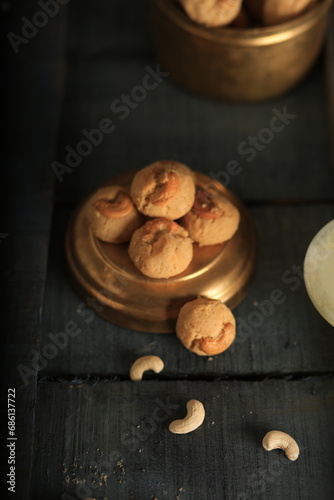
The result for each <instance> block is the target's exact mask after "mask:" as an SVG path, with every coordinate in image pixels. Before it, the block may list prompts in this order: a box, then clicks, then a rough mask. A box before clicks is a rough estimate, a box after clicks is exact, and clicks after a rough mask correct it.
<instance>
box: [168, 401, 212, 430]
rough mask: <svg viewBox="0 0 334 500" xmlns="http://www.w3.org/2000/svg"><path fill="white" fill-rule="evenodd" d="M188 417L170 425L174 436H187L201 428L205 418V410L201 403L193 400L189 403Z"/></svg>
mask: <svg viewBox="0 0 334 500" xmlns="http://www.w3.org/2000/svg"><path fill="white" fill-rule="evenodd" d="M187 412H188V413H187V416H186V417H185V418H183V419H180V420H174V421H173V422H171V423H170V424H169V430H170V431H171V432H173V433H174V434H187V433H188V432H191V431H194V430H195V429H197V427H199V426H200V425H201V424H202V423H203V420H204V418H205V409H204V406H203V405H202V403H201V402H200V401H197V400H196V399H191V400H190V401H188V403H187Z"/></svg>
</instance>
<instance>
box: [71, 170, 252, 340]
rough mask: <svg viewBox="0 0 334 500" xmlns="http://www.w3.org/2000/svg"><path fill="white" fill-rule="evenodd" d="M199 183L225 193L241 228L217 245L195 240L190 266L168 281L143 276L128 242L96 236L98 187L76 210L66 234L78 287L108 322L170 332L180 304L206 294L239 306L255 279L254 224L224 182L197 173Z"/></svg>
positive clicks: (128, 177) (126, 182) (122, 178)
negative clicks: (93, 218)
mask: <svg viewBox="0 0 334 500" xmlns="http://www.w3.org/2000/svg"><path fill="white" fill-rule="evenodd" d="M135 173H136V172H134V171H132V172H127V173H124V174H121V175H119V176H117V177H115V178H113V179H111V180H110V181H109V182H107V183H106V184H104V185H103V186H102V187H103V188H105V187H107V186H113V185H118V186H123V187H124V188H128V187H129V186H130V184H131V182H132V179H133V177H134V175H135ZM195 175H196V186H197V188H199V189H206V190H207V189H210V190H211V191H212V192H214V191H215V192H217V193H221V194H223V195H225V196H226V197H227V198H228V199H229V200H230V201H231V202H232V203H233V204H234V205H235V206H236V207H237V208H238V209H239V212H240V224H239V228H238V230H237V232H236V233H235V234H234V236H233V237H232V239H230V240H229V241H227V242H225V243H222V244H218V245H212V246H202V247H200V246H199V245H198V244H197V243H195V244H194V255H193V259H192V262H191V263H190V265H189V266H188V268H187V269H186V270H185V271H184V272H183V273H181V274H179V275H177V276H175V277H173V278H168V279H153V278H149V277H146V276H144V275H143V274H141V272H140V271H139V270H138V269H137V268H136V267H135V265H134V264H133V262H132V261H131V259H130V257H129V255H128V244H127V243H121V244H113V243H106V242H103V241H101V240H100V239H98V238H97V237H95V236H94V234H93V232H92V229H91V226H90V224H89V221H88V212H89V208H90V206H91V203H92V199H93V198H94V196H95V197H96V191H95V192H94V193H92V195H91V196H89V197H88V198H87V199H86V200H84V202H83V203H82V204H81V205H80V206H79V207H78V209H77V210H76V211H75V213H74V214H73V216H72V218H71V220H70V223H69V226H68V229H67V234H66V242H65V245H66V257H67V261H68V264H69V268H70V271H71V275H72V278H73V282H74V286H75V287H76V289H77V291H78V293H79V294H80V296H81V297H82V298H83V300H85V301H86V302H87V304H88V306H90V307H92V304H94V310H95V311H96V312H97V313H98V314H100V315H101V316H102V317H103V318H105V319H107V320H108V321H110V322H112V323H115V324H117V325H119V326H123V327H126V328H130V329H133V330H139V331H146V332H153V333H169V332H173V331H175V324H176V320H177V316H178V313H179V310H180V308H181V306H182V305H183V304H184V303H185V302H187V301H189V300H192V299H194V298H195V297H197V296H199V295H202V296H205V297H208V298H212V299H220V300H222V301H223V302H225V303H226V305H227V306H228V307H230V308H234V307H235V306H236V305H237V304H238V303H239V302H240V301H241V300H242V299H243V298H244V296H245V294H246V292H247V289H248V287H249V285H250V282H251V280H252V277H253V274H254V270H255V264H256V254H257V237H256V231H255V226H254V223H253V221H252V219H251V217H250V215H249V213H248V211H247V210H246V208H245V207H244V205H243V204H242V203H241V202H240V201H239V200H238V199H237V198H236V197H235V196H234V195H233V194H232V193H230V192H229V191H228V190H227V189H226V188H225V187H224V186H222V185H221V184H219V183H218V182H216V181H214V180H213V179H211V178H210V177H207V176H206V175H204V174H201V173H196V174H195Z"/></svg>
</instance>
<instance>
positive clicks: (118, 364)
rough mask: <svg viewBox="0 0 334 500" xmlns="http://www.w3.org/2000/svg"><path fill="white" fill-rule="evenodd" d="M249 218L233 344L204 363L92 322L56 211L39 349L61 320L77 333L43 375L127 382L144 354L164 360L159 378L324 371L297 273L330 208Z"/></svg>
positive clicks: (175, 346) (267, 211)
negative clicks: (252, 243)
mask: <svg viewBox="0 0 334 500" xmlns="http://www.w3.org/2000/svg"><path fill="white" fill-rule="evenodd" d="M251 213H252V215H253V217H254V220H255V222H256V225H257V229H258V234H259V240H260V255H259V265H258V271H257V276H256V280H255V282H254V284H253V286H252V288H251V290H250V292H249V294H248V296H247V297H246V299H245V300H244V301H243V302H242V303H241V304H240V305H239V306H238V307H237V308H236V309H235V311H234V313H235V315H236V318H237V332H238V336H237V340H236V342H235V343H234V344H233V345H232V346H231V348H230V349H229V350H228V351H226V352H225V353H223V354H222V355H220V356H216V357H214V358H213V360H208V359H207V358H203V357H200V356H196V355H195V354H193V353H191V352H189V351H187V350H186V349H185V348H183V346H182V345H181V344H180V343H179V341H178V340H177V338H176V337H175V336H174V335H161V334H160V335H157V334H149V333H139V332H134V331H130V330H126V329H124V328H119V327H117V326H114V325H112V324H111V323H108V322H106V321H105V320H103V319H101V318H100V317H98V316H97V315H96V314H95V312H94V310H93V308H92V307H91V310H90V311H89V310H88V308H80V304H82V300H81V299H80V298H79V297H78V296H77V295H76V294H75V293H74V291H73V290H72V288H71V284H70V280H69V275H68V271H67V266H66V262H65V258H64V250H63V241H64V232H65V228H66V223H67V221H68V219H69V216H70V211H69V210H68V209H63V210H58V211H57V212H56V214H55V219H54V223H53V228H54V231H53V235H52V239H51V246H50V262H49V269H48V276H47V282H46V293H45V302H44V311H43V312H44V314H43V334H42V350H43V348H44V346H47V345H49V344H52V343H53V341H52V338H51V337H50V333H52V334H57V333H58V332H64V328H65V325H66V324H67V323H68V322H69V321H74V322H75V323H76V324H77V325H78V327H79V328H80V329H81V333H80V334H79V335H77V336H75V337H73V338H69V337H68V338H67V345H66V346H64V347H62V348H59V349H57V355H56V356H55V357H54V359H50V360H47V366H46V367H45V369H44V370H43V374H48V375H52V376H57V375H63V376H85V375H86V374H87V373H88V374H91V375H99V376H123V377H124V376H125V377H128V372H129V368H130V366H131V364H132V363H133V361H134V360H135V359H136V358H137V357H138V356H140V355H144V354H156V355H159V356H161V357H162V359H164V361H165V365H166V368H165V370H164V372H163V373H161V374H160V377H162V378H164V377H171V378H178V377H202V376H210V377H215V376H219V377H224V376H228V377H231V376H232V377H233V376H252V375H253V376H254V375H255V374H261V375H262V376H263V375H270V374H272V375H278V374H290V373H299V372H300V373H316V372H322V373H323V372H329V371H332V370H333V368H334V364H333V358H334V336H333V329H332V327H330V325H328V324H327V323H326V322H325V321H324V320H323V319H322V318H321V317H320V315H319V314H318V313H317V312H316V310H315V309H314V308H313V306H312V305H311V302H310V300H309V298H308V296H307V294H306V291H305V287H304V283H303V279H302V277H301V276H302V274H301V273H302V265H303V259H304V255H305V252H306V249H307V247H308V244H309V243H310V241H311V239H312V238H313V236H314V234H315V233H316V232H317V231H318V230H319V228H320V227H322V226H323V225H324V224H325V223H327V222H328V221H329V220H331V219H332V218H333V217H334V205H332V204H329V205H309V206H308V205H307V206H298V207H297V206H294V207H256V208H252V209H251ZM274 290H279V291H280V292H279V301H278V302H279V303H276V304H274V303H273V302H272V298H273V297H274V298H275V297H276V294H277V293H278V292H274ZM269 301H271V304H270V302H269ZM80 310H81V311H83V312H82V313H81V314H79V311H80ZM63 342H64V341H63ZM45 349H46V350H47V347H45Z"/></svg>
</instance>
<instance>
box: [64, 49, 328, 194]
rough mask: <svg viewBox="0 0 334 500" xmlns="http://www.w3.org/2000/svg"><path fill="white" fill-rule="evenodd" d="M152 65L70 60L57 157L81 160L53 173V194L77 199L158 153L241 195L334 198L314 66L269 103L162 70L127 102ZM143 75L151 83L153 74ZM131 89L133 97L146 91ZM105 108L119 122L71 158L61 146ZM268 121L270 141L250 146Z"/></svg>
mask: <svg viewBox="0 0 334 500" xmlns="http://www.w3.org/2000/svg"><path fill="white" fill-rule="evenodd" d="M156 66H157V62H156V61H155V60H154V59H152V58H143V57H142V58H138V57H137V58H132V59H130V60H121V61H119V60H115V59H110V60H108V61H103V60H102V61H100V60H98V61H92V62H86V61H85V62H76V61H73V62H72V63H71V65H70V68H69V73H68V84H67V89H66V96H65V101H64V102H65V104H64V113H63V119H62V123H61V133H60V141H59V148H58V151H57V158H56V159H57V161H58V162H59V163H62V164H63V165H65V166H67V167H68V166H69V165H77V166H74V167H73V168H72V167H70V168H72V171H71V172H65V173H64V174H63V175H61V176H60V180H62V182H58V181H57V188H58V189H57V200H59V201H61V202H65V203H73V202H79V201H80V200H81V199H82V197H84V196H85V195H86V194H88V192H89V191H90V190H92V189H94V188H96V187H98V186H99V185H100V184H101V183H102V182H105V181H106V180H107V179H109V178H111V177H112V176H113V175H115V174H117V173H120V172H124V171H126V170H131V169H135V168H141V167H143V166H145V165H147V164H149V163H151V162H153V161H155V160H157V159H163V158H173V159H176V160H179V161H183V162H185V163H186V164H189V165H190V166H191V167H192V168H194V169H195V170H199V171H202V172H204V173H207V174H210V175H211V176H212V177H213V178H216V179H217V180H220V181H221V182H223V183H224V184H225V185H228V187H230V188H231V189H232V190H233V191H234V192H235V193H236V194H237V195H238V196H239V197H240V198H241V199H243V200H249V201H266V200H268V201H273V200H282V199H284V200H286V199H292V200H304V201H307V200H332V199H333V192H334V189H333V185H334V176H333V169H332V168H331V163H330V148H329V134H328V127H327V121H326V117H325V109H326V105H325V93H324V88H323V79H322V70H321V69H320V68H319V67H318V68H317V71H314V72H313V73H312V74H311V75H310V76H309V77H308V78H307V79H306V80H305V81H304V82H303V83H302V84H301V85H300V86H299V87H298V89H296V90H295V91H293V92H291V93H289V94H287V95H285V96H282V97H280V98H277V99H275V100H272V101H268V102H265V103H257V104H249V105H247V106H245V105H242V104H228V103H223V102H215V101H211V100H208V99H202V98H199V97H197V96H193V95H190V94H187V93H186V92H185V91H183V90H182V89H180V88H178V87H176V86H175V85H174V84H172V83H171V82H170V81H169V80H168V78H167V79H166V78H162V77H161V80H162V81H161V83H160V84H157V87H156V88H155V89H153V90H150V91H147V95H146V98H145V99H144V100H142V101H141V102H135V101H133V100H131V99H130V102H131V106H133V107H134V108H133V109H130V107H129V106H128V105H124V104H121V103H120V102H119V101H120V100H122V95H127V94H131V93H132V92H133V89H134V88H136V87H138V86H141V85H142V83H143V80H144V78H145V77H146V76H147V75H148V71H152V70H156ZM148 67H149V68H150V69H149V70H148V69H147V68H148ZM149 82H150V84H152V83H153V84H154V83H157V82H154V79H153V78H151V79H150V80H149ZM136 92H138V96H139V97H141V95H144V94H141V93H140V91H138V90H135V95H137V94H136ZM111 106H113V109H114V111H112V110H111ZM120 106H123V108H122V109H121V108H120ZM115 110H116V111H115ZM284 110H285V111H284ZM284 113H285V115H288V116H289V117H290V118H284V119H283V121H285V122H286V124H285V125H284V123H283V122H281V125H282V130H281V131H280V132H279V133H278V132H277V133H275V134H274V133H273V132H270V130H269V129H268V127H269V125H270V122H271V120H272V118H273V117H275V116H276V115H277V116H280V115H282V114H284ZM275 114H276V115H275ZM291 117H292V118H291ZM103 118H108V119H111V120H112V121H113V124H114V127H115V130H114V131H113V132H112V133H110V134H105V135H104V136H103V140H102V141H101V142H100V144H99V145H97V146H94V147H92V148H91V153H90V154H88V155H86V156H82V155H79V158H77V160H76V161H73V159H72V163H68V164H67V161H66V158H67V154H68V153H67V149H66V147H70V148H73V149H74V150H75V151H77V149H78V144H79V143H80V142H81V141H82V140H84V139H85V137H84V134H83V130H84V129H85V130H87V131H91V130H92V129H95V128H96V127H98V126H99V122H100V120H101V119H103ZM278 121H279V120H278ZM275 123H276V122H275ZM277 123H278V122H277ZM265 129H268V130H269V133H271V134H272V136H270V137H269V136H267V137H269V138H271V142H270V143H268V144H266V145H263V144H262V143H261V144H259V145H258V147H259V148H261V151H256V148H255V147H253V146H252V147H250V146H249V141H250V140H252V139H249V137H253V138H254V137H255V138H256V137H262V134H263V130H265ZM266 133H267V134H268V132H265V133H264V135H263V137H265V134H266ZM266 140H267V139H266ZM79 150H80V146H79ZM232 160H234V161H237V162H238V163H239V168H240V173H239V174H238V175H232V176H231V175H229V174H228V162H229V161H232ZM70 161H71V159H70ZM259 179H261V181H259Z"/></svg>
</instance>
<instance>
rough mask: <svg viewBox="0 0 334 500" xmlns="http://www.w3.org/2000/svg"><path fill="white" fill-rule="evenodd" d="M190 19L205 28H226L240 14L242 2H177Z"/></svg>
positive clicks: (191, 0) (230, 0) (238, 0)
mask: <svg viewBox="0 0 334 500" xmlns="http://www.w3.org/2000/svg"><path fill="white" fill-rule="evenodd" d="M179 2H180V4H181V5H182V7H183V8H184V10H185V11H186V13H187V14H188V16H189V17H190V19H192V21H195V22H197V23H200V24H204V25H205V26H212V27H214V26H226V25H227V24H230V23H231V22H232V21H234V19H235V18H236V17H237V15H238V14H239V12H240V9H241V4H242V0H179Z"/></svg>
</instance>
